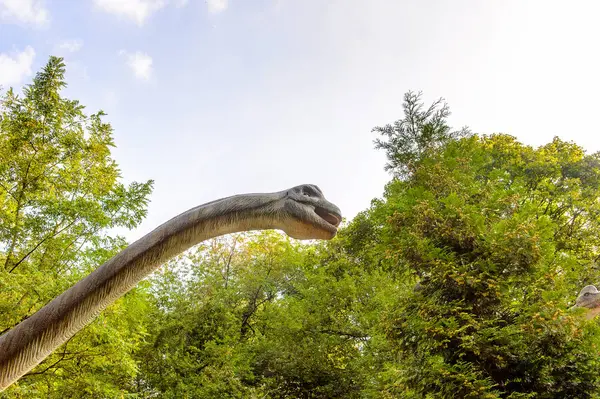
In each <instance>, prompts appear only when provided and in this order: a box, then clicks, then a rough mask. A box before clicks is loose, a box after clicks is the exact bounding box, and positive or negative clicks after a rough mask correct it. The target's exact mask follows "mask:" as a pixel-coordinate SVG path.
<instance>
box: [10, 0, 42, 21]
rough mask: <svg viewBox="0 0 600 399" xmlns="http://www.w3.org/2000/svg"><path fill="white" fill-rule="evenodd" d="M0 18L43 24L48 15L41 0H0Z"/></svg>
mask: <svg viewBox="0 0 600 399" xmlns="http://www.w3.org/2000/svg"><path fill="white" fill-rule="evenodd" d="M0 19H1V20H3V21H11V22H12V21H14V22H20V23H25V24H32V25H37V26H44V25H46V24H47V23H48V22H49V21H50V16H49V14H48V10H47V9H46V8H45V7H44V2H43V0H0Z"/></svg>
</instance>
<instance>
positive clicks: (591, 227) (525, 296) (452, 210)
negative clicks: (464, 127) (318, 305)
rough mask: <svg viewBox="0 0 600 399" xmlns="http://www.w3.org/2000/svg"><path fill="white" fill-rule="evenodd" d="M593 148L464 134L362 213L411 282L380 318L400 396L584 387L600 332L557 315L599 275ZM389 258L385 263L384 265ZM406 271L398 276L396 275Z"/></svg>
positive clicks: (561, 394) (388, 379)
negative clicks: (375, 224) (375, 223)
mask: <svg viewBox="0 0 600 399" xmlns="http://www.w3.org/2000/svg"><path fill="white" fill-rule="evenodd" d="M599 159H600V158H599V155H598V154H592V155H586V154H585V152H584V151H583V150H582V149H581V148H580V147H578V146H577V145H575V144H573V143H568V142H564V141H561V140H560V139H558V138H555V139H554V140H553V141H552V142H551V143H548V144H547V145H545V146H542V147H539V148H532V147H529V146H525V145H523V144H521V143H519V142H518V141H517V140H516V139H515V138H513V137H511V136H508V135H500V134H498V135H492V136H487V137H486V136H483V137H479V136H472V137H467V138H461V139H457V140H453V141H449V142H447V143H446V144H445V145H444V146H443V147H440V149H439V151H436V152H433V153H428V154H425V155H423V156H422V157H421V158H420V159H419V161H418V162H417V163H416V164H415V165H414V167H413V174H412V176H411V177H410V178H409V179H407V180H405V181H399V180H396V181H393V182H391V183H390V184H389V185H388V186H387V188H386V193H385V198H384V201H382V202H380V203H379V204H378V205H377V206H375V207H374V209H373V210H372V211H371V214H372V215H375V216H374V217H378V218H379V220H385V223H386V226H385V227H384V228H381V229H380V230H379V231H380V233H381V238H380V243H379V246H378V249H379V252H380V253H383V254H385V255H384V256H385V258H386V262H388V265H392V267H394V268H395V269H397V270H399V272H400V273H404V276H407V274H406V273H407V272H408V273H409V274H408V275H409V276H410V279H409V283H407V284H404V285H403V286H401V287H400V289H399V290H398V292H397V294H396V295H395V298H394V301H395V302H396V303H395V306H393V307H391V308H390V310H389V311H388V312H386V314H385V317H384V318H383V320H385V321H383V322H382V325H381V328H382V329H384V330H385V331H387V336H388V338H389V340H390V344H391V345H392V347H393V348H394V353H395V355H396V356H397V360H396V361H395V362H392V363H390V364H389V365H388V366H387V370H386V371H384V372H382V373H380V381H381V389H382V390H383V391H384V392H387V393H388V394H389V395H392V396H393V395H402V396H403V397H415V398H421V397H430V396H431V395H435V397H453V398H512V399H514V398H530V397H536V398H538V397H539V398H565V397H569V398H592V397H597V395H598V394H600V379H599V374H598V373H597V369H598V365H599V364H598V357H597V349H596V348H597V345H598V344H599V343H600V342H599V339H600V330H599V328H598V326H597V325H595V324H594V323H587V322H584V321H582V320H581V319H579V318H577V317H575V315H574V314H572V313H568V312H567V308H568V306H569V304H570V303H571V302H572V301H573V300H574V298H575V295H576V294H577V292H578V290H579V289H580V288H581V287H582V286H583V285H584V283H591V282H594V281H598V278H599V277H600V275H599V272H598V267H597V265H596V260H597V258H598V247H597V238H596V237H598V234H599V233H600V232H599V231H598V229H599V226H600V212H599V211H600V209H599V205H598V201H597V198H598V197H599V196H600V185H599V180H598V179H599V178H600V162H599ZM393 265H395V266H393ZM405 278H406V277H405Z"/></svg>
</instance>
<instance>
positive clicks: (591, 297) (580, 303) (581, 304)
mask: <svg viewBox="0 0 600 399" xmlns="http://www.w3.org/2000/svg"><path fill="white" fill-rule="evenodd" d="M574 308H585V309H586V312H585V318H586V319H588V320H590V319H593V318H594V317H596V316H597V315H598V314H600V291H598V289H597V288H596V287H595V286H593V285H586V286H585V287H583V289H582V290H581V291H580V292H579V295H578V296H577V300H576V301H575V306H573V307H572V309H574Z"/></svg>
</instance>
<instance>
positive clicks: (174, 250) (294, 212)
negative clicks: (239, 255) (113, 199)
mask: <svg viewBox="0 0 600 399" xmlns="http://www.w3.org/2000/svg"><path fill="white" fill-rule="evenodd" d="M340 222H341V212H340V210H339V208H338V207H337V206H335V205H334V204H332V203H331V202H329V201H327V200H326V199H325V198H324V196H323V193H322V192H321V190H320V189H319V188H318V187H317V186H315V185H310V184H305V185H300V186H296V187H293V188H291V189H289V190H284V191H279V192H274V193H263V194H242V195H234V196H232V197H227V198H223V199H220V200H216V201H212V202H209V203H206V204H204V205H200V206H197V207H195V208H192V209H190V210H188V211H186V212H183V213H181V214H180V215H178V216H176V217H174V218H173V219H171V220H169V221H167V222H166V223H163V224H162V225H160V226H159V227H157V228H156V229H155V230H153V231H151V232H150V233H148V234H146V235H145V236H144V237H142V238H140V239H139V240H137V241H135V242H134V243H132V244H131V245H129V246H128V247H127V248H125V249H124V250H123V251H121V252H120V253H118V254H117V255H115V256H114V257H113V258H111V259H110V260H108V261H107V262H106V263H104V264H103V265H102V266H100V267H99V268H98V269H96V270H94V271H93V272H92V273H90V274H89V275H88V276H87V277H85V278H83V279H82V280H80V281H79V282H77V283H76V284H75V285H73V286H72V287H71V288H69V289H68V290H67V291H65V292H63V293H62V294H61V295H59V296H58V297H56V298H55V299H54V300H52V301H51V302H50V303H48V304H47V305H46V306H44V307H43V308H41V309H40V310H39V311H38V312H36V313H34V314H33V315H32V316H31V317H29V318H27V319H25V320H24V321H22V322H21V323H19V324H18V325H17V326H15V327H14V328H13V329H11V330H9V331H8V332H6V333H5V334H3V335H2V336H0V392H2V391H3V390H4V389H6V388H7V387H8V386H9V385H10V384H12V383H13V382H15V381H16V380H18V379H19V378H20V377H22V376H23V375H24V374H25V373H27V372H28V371H30V370H31V369H33V368H34V367H35V366H36V365H38V364H39V363H40V362H41V361H42V360H44V359H45V358H46V356H48V355H49V354H50V353H52V352H53V351H54V350H55V349H56V348H58V347H59V346H60V345H61V344H63V343H65V342H66V341H67V340H68V339H69V338H71V337H72V336H73V335H75V334H76V333H77V332H78V331H79V330H81V329H82V328H83V327H85V326H86V325H87V324H89V323H90V322H91V321H92V320H93V319H94V318H95V317H96V316H98V314H99V313H100V312H101V311H102V310H104V309H105V308H106V307H107V306H108V305H110V304H111V303H113V302H114V301H115V300H117V299H118V298H119V297H121V296H122V295H124V294H125V293H126V292H128V291H129V290H130V289H132V288H133V287H134V286H135V285H136V284H137V283H138V282H139V281H140V280H142V279H143V278H144V277H146V276H148V275H149V274H150V273H151V272H153V271H154V270H156V269H157V268H158V267H160V265H162V264H163V263H164V262H165V261H167V260H168V259H170V258H172V257H174V256H175V255H177V254H179V253H181V252H183V251H185V250H186V249H188V248H190V247H192V246H194V245H196V244H198V243H200V242H201V241H204V240H207V239H209V238H213V237H217V236H221V235H224V234H229V233H235V232H241V231H250V230H266V229H278V230H283V231H284V232H285V233H286V234H287V235H288V236H290V237H292V238H296V239H300V240H307V239H322V240H329V239H332V238H333V237H334V236H335V235H336V233H337V228H338V226H339V224H340Z"/></svg>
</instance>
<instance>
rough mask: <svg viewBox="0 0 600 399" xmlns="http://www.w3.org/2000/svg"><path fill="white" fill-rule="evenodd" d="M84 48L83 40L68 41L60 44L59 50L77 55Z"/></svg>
mask: <svg viewBox="0 0 600 399" xmlns="http://www.w3.org/2000/svg"><path fill="white" fill-rule="evenodd" d="M82 47H83V40H81V39H67V40H64V41H62V42H60V43H59V44H58V49H59V50H65V51H68V52H69V53H75V52H77V51H79V50H81V48H82Z"/></svg>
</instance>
